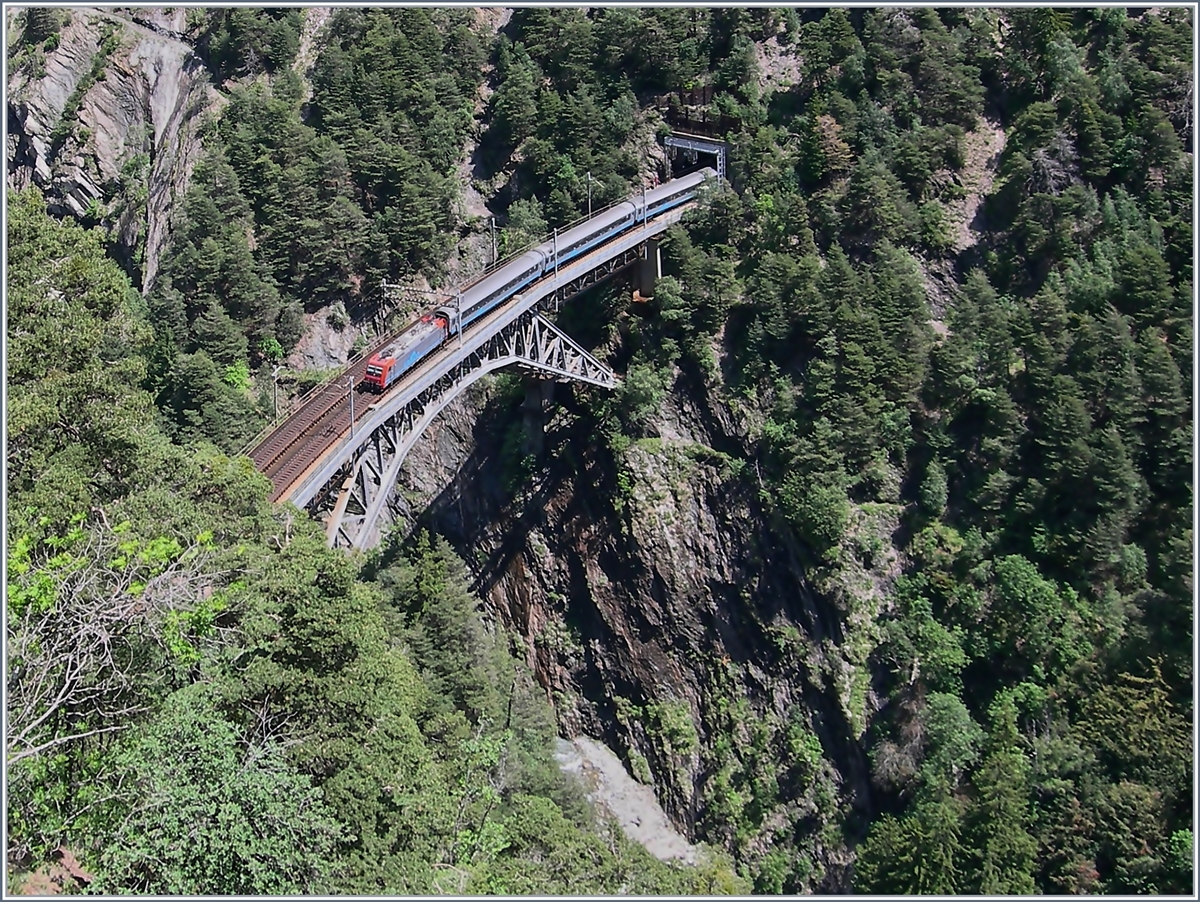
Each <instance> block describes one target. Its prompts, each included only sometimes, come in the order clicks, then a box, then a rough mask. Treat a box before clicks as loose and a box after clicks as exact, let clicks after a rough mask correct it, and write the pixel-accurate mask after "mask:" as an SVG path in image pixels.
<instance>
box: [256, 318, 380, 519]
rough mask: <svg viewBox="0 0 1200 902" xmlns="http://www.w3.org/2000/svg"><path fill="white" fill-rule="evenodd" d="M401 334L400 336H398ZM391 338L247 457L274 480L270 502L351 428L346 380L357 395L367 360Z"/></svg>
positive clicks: (321, 389) (360, 411) (360, 410)
mask: <svg viewBox="0 0 1200 902" xmlns="http://www.w3.org/2000/svg"><path fill="white" fill-rule="evenodd" d="M397 334H398V333H397ZM394 338H395V335H394V334H393V335H388V336H385V337H384V338H382V339H380V340H379V341H377V342H375V343H374V344H372V345H371V346H370V347H368V348H367V350H366V351H365V352H363V353H362V354H361V355H359V357H358V358H356V359H355V360H354V361H353V362H352V363H351V364H350V365H349V366H348V367H347V368H346V371H345V372H344V373H342V374H341V375H340V376H339V377H338V378H337V379H335V380H333V381H330V382H326V383H324V384H322V385H319V386H317V388H316V389H314V390H313V392H312V393H311V394H310V395H309V396H308V397H307V399H306V400H305V401H304V402H303V403H302V404H301V405H300V406H299V407H298V408H296V409H295V410H293V411H292V412H291V413H290V414H289V415H288V417H287V418H286V419H285V420H284V421H283V422H282V423H280V424H279V426H278V427H276V428H275V429H274V430H272V431H271V432H270V433H268V434H267V435H266V436H264V437H263V438H262V439H261V440H260V441H259V442H258V444H256V445H254V446H253V447H252V448H251V449H250V450H249V451H248V452H247V453H248V455H249V457H250V459H251V460H252V461H254V465H255V466H256V467H258V469H259V470H260V471H261V472H262V473H263V474H265V475H266V477H267V478H268V479H270V480H271V501H278V500H279V499H280V498H281V497H282V496H283V493H284V492H285V491H286V490H287V489H288V487H289V486H291V484H292V482H294V481H295V479H296V477H297V476H299V475H300V474H301V473H303V472H304V471H305V470H306V469H308V467H309V466H310V465H311V464H312V463H313V461H315V460H316V459H317V458H318V457H320V456H321V455H322V454H323V453H325V451H326V449H328V448H329V446H330V445H332V444H333V443H334V442H335V441H337V439H338V438H339V437H340V436H341V435H342V434H343V433H344V432H345V431H346V429H347V428H348V427H349V425H350V410H349V407H350V405H349V399H348V398H347V388H346V380H347V377H351V378H353V380H354V385H355V389H354V390H355V391H357V386H358V384H359V383H360V382H361V381H362V378H363V376H364V375H365V374H366V369H367V360H368V359H369V358H370V356H371V355H372V354H374V353H375V352H376V351H378V350H380V349H382V348H383V347H385V346H386V345H387V344H388V342H390V341H392V340H393V339H394ZM369 403H370V402H368V401H366V400H365V399H364V401H363V403H362V404H361V405H359V404H356V405H355V409H354V414H355V417H354V419H355V420H356V421H357V420H359V419H361V418H362V417H363V415H364V414H365V413H366V410H367V407H368V406H369Z"/></svg>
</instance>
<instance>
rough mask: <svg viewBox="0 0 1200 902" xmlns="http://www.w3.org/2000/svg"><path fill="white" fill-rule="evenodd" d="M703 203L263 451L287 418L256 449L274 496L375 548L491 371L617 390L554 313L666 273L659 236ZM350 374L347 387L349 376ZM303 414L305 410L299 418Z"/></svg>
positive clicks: (654, 220)
mask: <svg viewBox="0 0 1200 902" xmlns="http://www.w3.org/2000/svg"><path fill="white" fill-rule="evenodd" d="M693 206H694V201H689V202H688V203H686V204H683V205H681V206H678V207H675V208H674V209H671V210H668V211H666V212H665V213H662V214H659V215H657V216H652V217H650V218H648V219H646V220H645V221H644V222H641V223H638V224H637V225H636V226H634V227H633V228H632V229H631V230H629V231H627V232H625V233H623V234H621V235H619V236H618V237H616V238H614V239H612V240H610V241H608V242H606V243H605V244H603V245H600V246H599V247H597V248H595V249H594V250H591V251H589V252H588V253H587V254H586V255H584V256H581V257H579V258H578V259H576V260H572V261H571V262H569V263H567V264H564V265H562V266H561V267H556V268H554V270H553V271H551V272H549V273H548V274H546V275H545V276H543V277H542V278H541V279H540V280H539V281H537V282H534V283H533V284H531V285H529V286H528V287H527V288H525V289H524V290H523V291H522V292H521V293H520V294H517V295H515V296H514V297H512V298H510V299H509V300H508V301H507V302H505V303H504V304H502V305H500V306H499V307H497V309H496V310H494V311H492V312H491V313H490V314H488V315H487V316H486V317H484V318H481V319H479V320H478V321H477V322H475V323H473V324H472V325H470V326H469V327H468V328H466V329H464V330H463V331H462V332H460V333H459V334H458V335H456V336H453V337H452V338H450V339H449V340H448V341H447V342H446V343H445V344H443V345H442V346H441V347H440V348H438V349H437V350H436V351H435V352H434V353H432V354H431V355H429V356H428V357H427V358H425V359H424V360H422V361H421V362H420V363H418V364H417V365H416V366H415V367H414V368H413V369H412V370H410V371H409V372H407V373H405V374H404V375H403V376H402V377H401V378H400V380H398V382H397V383H396V385H394V386H393V387H391V388H390V389H388V390H387V391H386V392H385V393H384V395H383V396H382V397H381V398H380V399H379V400H377V401H375V403H370V404H366V409H365V410H363V409H362V407H363V405H364V404H365V403H366V402H365V401H364V400H363V399H360V400H359V401H358V406H359V408H360V409H359V411H358V412H357V415H356V414H355V412H354V409H353V407H354V404H355V401H354V391H353V389H351V391H350V393H349V395H348V396H347V395H346V394H344V393H343V394H341V395H339V396H338V397H337V398H336V399H335V400H334V401H333V402H330V401H326V402H325V403H324V406H323V407H321V408H320V410H321V414H320V419H321V422H320V424H318V425H319V426H320V428H319V429H317V428H313V429H311V430H310V431H311V433H312V435H311V436H307V437H305V438H303V439H291V440H290V441H291V444H287V445H286V448H287V449H288V450H287V451H286V453H285V452H278V451H277V450H272V451H271V452H269V453H268V452H266V451H264V450H263V449H267V448H268V447H271V446H272V442H273V441H274V442H275V445H276V446H281V445H282V443H281V442H280V439H282V438H284V437H283V436H282V433H283V432H284V428H285V426H284V425H281V426H279V427H278V428H276V429H275V430H274V431H273V432H270V433H267V434H266V435H264V436H260V438H259V440H257V441H256V443H255V444H254V446H253V447H252V448H251V449H250V451H249V454H250V456H251V458H252V459H253V460H254V461H255V463H256V464H257V465H258V466H259V467H260V468H261V469H263V471H264V472H265V473H267V475H268V476H269V477H270V478H271V479H272V483H273V492H272V495H271V498H272V500H273V501H279V502H290V503H292V504H295V505H296V506H297V507H300V508H304V509H306V510H307V511H308V512H309V513H310V514H311V515H312V516H314V517H315V518H317V519H319V520H321V521H322V522H323V523H324V526H325V534H326V539H327V541H328V542H329V544H330V545H332V546H335V547H342V548H346V549H350V548H358V549H366V548H370V547H372V546H373V545H374V544H376V543H377V542H378V540H379V537H380V534H381V531H382V528H383V525H384V523H385V522H386V521H387V520H388V518H389V517H390V511H389V510H388V501H389V499H390V498H391V497H392V494H393V492H394V489H395V485H396V480H397V477H398V475H399V472H400V469H401V467H402V465H403V463H404V459H405V457H406V456H407V455H408V454H409V452H410V451H411V450H412V448H413V446H414V445H415V444H416V442H417V440H418V439H419V438H420V436H421V434H422V433H423V432H424V431H425V429H426V428H427V427H428V426H429V425H430V423H431V422H432V421H433V420H434V419H435V418H436V417H437V416H438V414H440V413H441V412H442V411H443V410H445V408H446V406H447V405H449V404H450V403H451V402H452V401H453V400H454V399H455V398H457V397H459V395H461V394H462V393H463V392H464V391H465V390H466V389H467V388H469V387H470V386H471V385H472V384H474V383H475V382H477V381H478V380H479V379H481V378H483V377H484V376H485V375H488V374H489V373H493V372H496V371H497V370H501V369H506V368H513V369H518V370H522V371H524V372H527V373H530V374H532V375H535V376H538V377H541V378H544V379H550V380H555V381H563V382H579V383H582V384H586V385H594V386H597V387H599V388H606V389H612V388H615V387H617V385H618V384H619V383H618V379H617V377H616V375H615V374H614V373H612V372H611V371H610V370H609V369H608V368H607V367H606V366H604V365H603V364H602V363H600V362H599V361H598V360H596V359H595V358H594V357H592V355H591V354H589V353H588V352H587V351H586V350H584V349H583V348H582V347H580V346H579V345H578V344H577V343H576V342H575V341H573V340H572V339H571V338H570V337H569V336H567V335H566V334H565V333H563V332H562V330H560V329H559V328H558V327H557V326H555V325H554V324H553V323H552V322H550V320H549V319H548V318H547V314H550V313H552V312H555V311H557V310H558V309H559V307H560V305H561V304H562V302H563V301H565V300H566V299H568V298H570V297H572V296H573V295H575V294H578V293H579V292H581V291H583V290H585V289H586V288H589V287H591V286H592V285H595V284H597V283H599V282H601V281H604V280H605V279H607V278H609V277H611V276H612V275H614V274H615V273H617V272H620V271H622V270H625V269H626V268H628V267H630V266H634V265H637V266H639V267H640V269H641V273H640V275H641V282H642V284H643V286H647V287H648V286H649V285H650V284H652V283H653V280H654V279H655V278H657V276H658V274H659V272H660V267H659V265H658V242H657V239H658V237H659V236H660V235H661V234H662V233H663V232H664V231H665V230H666V229H667V228H669V227H670V226H671V225H673V224H674V223H676V222H678V221H679V220H680V219H681V218H682V216H683V214H684V213H685V212H686V211H687V210H688V209H690V208H691V207H693ZM383 343H386V342H381V343H380V346H381V345H382V344H383ZM368 353H370V351H368ZM364 366H365V356H364V358H363V359H361V360H360V361H358V363H357V368H358V370H360V371H361V370H362V369H363V367H364ZM350 376H351V383H352V384H353V383H354V382H356V381H357V379H356V378H355V371H354V367H353V366H352V367H351V373H350ZM358 377H359V378H361V372H359V373H358ZM341 379H342V382H341V384H342V385H344V384H345V381H344V380H345V376H344V375H343V376H342V377H341ZM322 390H323V391H325V392H326V394H327V395H328V393H329V392H330V391H333V392H337V391H342V392H344V391H345V390H344V389H340V390H339V389H337V388H336V384H335V383H329V384H327V385H326V386H324V388H323V389H322ZM303 416H304V414H303V408H302V410H301V411H298V412H297V413H296V414H293V415H292V417H291V418H290V420H289V422H290V421H292V420H295V419H296V418H297V417H300V418H302V417H303ZM316 418H317V417H316V415H315V414H314V416H313V419H314V420H315V419H316ZM306 435H307V434H306ZM297 443H299V445H298V444H297ZM301 446H302V447H301ZM297 447H300V450H299V451H297ZM281 454H285V455H290V457H287V459H288V460H290V461H291V463H290V465H289V466H288V467H286V468H285V467H281V466H278V465H276V464H274V463H272V461H276V460H278V459H280V455H281ZM271 455H275V456H274V457H272V456H271Z"/></svg>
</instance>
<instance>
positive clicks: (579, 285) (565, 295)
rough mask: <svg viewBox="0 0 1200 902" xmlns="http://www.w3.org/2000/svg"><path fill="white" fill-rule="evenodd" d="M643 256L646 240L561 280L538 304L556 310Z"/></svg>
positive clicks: (546, 308) (544, 308)
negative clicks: (567, 278)
mask: <svg viewBox="0 0 1200 902" xmlns="http://www.w3.org/2000/svg"><path fill="white" fill-rule="evenodd" d="M645 257H646V242H645V241H643V242H641V243H640V244H638V245H635V246H634V247H631V248H629V249H627V250H625V251H622V252H620V253H618V254H615V255H613V256H612V257H609V258H608V259H607V260H605V261H603V262H601V263H598V264H596V266H594V267H593V268H591V269H589V270H587V271H586V272H584V273H583V274H582V275H580V276H578V277H577V278H574V279H571V280H570V281H564V282H562V283H561V284H560V285H559V286H558V287H557V288H555V289H553V290H552V291H551V292H550V293H549V294H547V295H546V296H545V297H544V298H542V299H541V301H539V302H538V304H539V306H540V307H541V308H542V309H543V310H554V311H557V310H558V308H559V307H561V306H562V304H563V303H564V302H565V301H567V300H569V299H570V298H573V297H574V296H575V295H577V294H579V293H580V292H581V291H586V290H587V289H589V288H591V287H593V286H594V285H599V284H600V283H601V282H604V281H606V280H607V279H610V278H612V277H613V276H614V275H616V274H617V273H618V272H620V271H621V270H623V269H625V268H626V267H627V266H629V265H630V264H633V263H636V262H637V261H638V260H643V259H645Z"/></svg>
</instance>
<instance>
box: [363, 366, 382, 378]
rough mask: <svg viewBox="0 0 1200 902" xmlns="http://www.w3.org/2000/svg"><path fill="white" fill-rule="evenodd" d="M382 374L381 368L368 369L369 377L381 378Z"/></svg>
mask: <svg viewBox="0 0 1200 902" xmlns="http://www.w3.org/2000/svg"><path fill="white" fill-rule="evenodd" d="M382 374H383V370H381V369H380V368H379V367H377V366H369V367H367V375H368V376H380V375H382Z"/></svg>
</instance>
